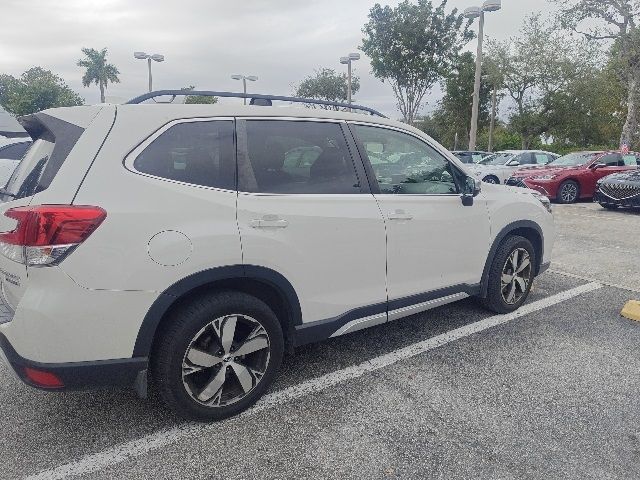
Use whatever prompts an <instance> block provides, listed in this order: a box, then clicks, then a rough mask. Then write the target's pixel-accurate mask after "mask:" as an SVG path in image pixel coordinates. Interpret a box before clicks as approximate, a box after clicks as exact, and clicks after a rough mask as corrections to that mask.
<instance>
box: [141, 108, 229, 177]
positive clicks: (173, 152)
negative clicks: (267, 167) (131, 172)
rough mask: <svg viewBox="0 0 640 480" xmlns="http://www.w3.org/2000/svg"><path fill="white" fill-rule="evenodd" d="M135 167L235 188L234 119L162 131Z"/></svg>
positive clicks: (180, 125)
mask: <svg viewBox="0 0 640 480" xmlns="http://www.w3.org/2000/svg"><path fill="white" fill-rule="evenodd" d="M133 166H134V167H135V169H136V170H137V171H139V172H142V173H148V174H149V175H154V176H156V177H162V178H167V179H170V180H176V181H179V182H185V183H192V184H194V185H203V186H206V187H217V188H226V189H234V188H235V152H234V143H233V122H232V121H230V120H217V121H209V122H186V123H179V124H177V125H174V126H172V127H171V128H169V129H168V130H167V131H165V132H163V133H162V134H161V135H160V136H159V137H158V138H156V139H155V140H154V141H153V142H151V144H149V145H148V146H147V148H145V149H144V151H143V152H142V153H141V154H140V155H138V158H136V159H135V161H134V162H133Z"/></svg>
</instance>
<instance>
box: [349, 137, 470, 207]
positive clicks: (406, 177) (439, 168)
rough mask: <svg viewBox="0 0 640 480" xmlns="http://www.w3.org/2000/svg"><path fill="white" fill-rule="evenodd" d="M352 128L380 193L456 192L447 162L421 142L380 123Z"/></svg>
mask: <svg viewBox="0 0 640 480" xmlns="http://www.w3.org/2000/svg"><path fill="white" fill-rule="evenodd" d="M354 130H355V134H356V136H357V137H358V139H359V141H360V143H361V145H362V146H363V147H364V151H365V153H366V157H367V158H368V160H369V163H370V164H371V167H372V169H373V171H374V173H375V176H376V179H377V180H378V185H379V187H380V191H381V192H382V193H386V194H431V195H438V194H439V195H443V194H455V193H458V189H457V187H456V183H455V181H454V178H453V175H454V172H453V170H452V166H451V163H450V162H449V161H448V160H447V159H446V158H445V157H444V156H442V155H441V154H440V153H438V152H437V151H436V150H435V149H434V148H432V147H431V146H429V145H428V144H426V143H425V142H423V141H421V140H419V139H417V138H416V137H414V136H412V135H409V134H407V133H403V132H399V131H397V130H390V129H388V128H384V127H374V126H366V125H354Z"/></svg>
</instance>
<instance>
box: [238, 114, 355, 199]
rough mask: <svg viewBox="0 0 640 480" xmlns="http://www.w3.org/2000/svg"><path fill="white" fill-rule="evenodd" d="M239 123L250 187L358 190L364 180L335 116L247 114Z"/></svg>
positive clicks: (244, 180) (241, 174) (244, 182)
mask: <svg viewBox="0 0 640 480" xmlns="http://www.w3.org/2000/svg"><path fill="white" fill-rule="evenodd" d="M239 125H240V126H239V127H238V139H239V140H238V143H239V145H240V146H241V148H242V149H243V150H244V151H245V153H246V157H247V158H246V161H245V159H244V157H243V159H242V160H241V159H240V156H239V160H238V188H239V190H241V191H244V192H256V193H284V194H292V193H299V194H303V193H304V194H356V193H360V192H361V189H360V182H359V181H358V177H357V174H356V170H355V166H354V164H353V159H352V158H351V153H350V151H349V148H348V146H347V141H346V140H345V138H344V134H343V133H342V128H341V127H340V125H339V124H337V123H335V122H316V121H313V122H311V121H292V120H247V121H245V122H241V123H240V124H239Z"/></svg>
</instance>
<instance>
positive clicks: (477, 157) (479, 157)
mask: <svg viewBox="0 0 640 480" xmlns="http://www.w3.org/2000/svg"><path fill="white" fill-rule="evenodd" d="M483 158H484V157H483V156H482V154H481V153H474V154H473V163H478V162H479V161H480V160H482V159H483Z"/></svg>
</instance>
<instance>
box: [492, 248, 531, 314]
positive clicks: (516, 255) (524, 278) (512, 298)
mask: <svg viewBox="0 0 640 480" xmlns="http://www.w3.org/2000/svg"><path fill="white" fill-rule="evenodd" d="M531 272H532V271H531V257H530V256H529V252H527V251H526V250H525V249H524V248H516V249H515V250H514V251H513V252H511V255H509V257H508V258H507V261H506V262H505V264H504V267H503V268H502V278H501V282H500V287H501V288H500V291H501V292H502V299H503V300H504V302H505V303H506V304H507V305H515V304H516V303H518V302H519V301H520V300H521V299H522V297H523V296H524V295H526V293H527V289H528V287H529V283H530V282H531Z"/></svg>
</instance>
